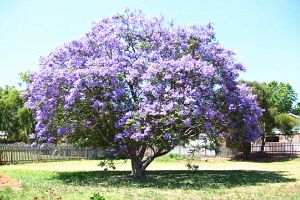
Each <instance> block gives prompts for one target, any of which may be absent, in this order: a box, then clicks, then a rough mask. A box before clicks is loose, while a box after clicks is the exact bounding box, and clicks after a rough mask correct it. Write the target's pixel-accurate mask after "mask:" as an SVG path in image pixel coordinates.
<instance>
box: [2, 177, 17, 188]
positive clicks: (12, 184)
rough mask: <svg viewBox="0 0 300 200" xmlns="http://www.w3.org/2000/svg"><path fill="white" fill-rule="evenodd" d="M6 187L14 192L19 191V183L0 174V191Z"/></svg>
mask: <svg viewBox="0 0 300 200" xmlns="http://www.w3.org/2000/svg"><path fill="white" fill-rule="evenodd" d="M6 186H9V187H11V188H12V189H14V190H18V189H20V182H18V181H16V180H14V179H12V178H10V177H9V176H6V175H1V174H0V190H1V189H2V188H4V187H6Z"/></svg>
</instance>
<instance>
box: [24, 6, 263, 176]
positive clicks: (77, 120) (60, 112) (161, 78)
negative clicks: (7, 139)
mask: <svg viewBox="0 0 300 200" xmlns="http://www.w3.org/2000/svg"><path fill="white" fill-rule="evenodd" d="M233 55H234V53H233V52H232V51H229V50H226V49H224V48H223V47H222V46H221V45H220V44H219V43H218V42H217V41H216V40H215V34H214V31H213V28H212V26H211V24H208V25H206V26H191V27H189V28H185V27H177V26H174V25H173V24H172V23H167V22H165V20H164V19H163V18H162V17H160V18H146V17H145V16H144V15H143V14H142V13H141V12H139V11H126V12H125V13H124V14H117V15H115V16H112V17H111V18H106V19H103V20H101V21H99V22H97V23H94V24H93V26H92V30H91V31H90V32H89V33H87V34H86V35H85V36H83V37H82V38H81V39H79V40H74V41H71V42H69V43H67V44H65V45H63V46H62V47H60V48H57V49H56V50H54V51H53V52H51V53H50V54H49V55H48V56H46V57H42V58H41V61H40V70H39V71H38V72H36V73H32V74H31V77H30V78H31V80H32V81H31V83H30V84H29V85H28V91H29V92H28V93H27V95H28V102H27V105H28V106H29V107H30V108H32V109H34V110H35V119H36V121H37V124H36V131H37V133H36V134H33V135H32V136H31V138H34V139H35V140H37V141H40V142H57V141H58V140H60V139H61V138H64V139H66V140H69V141H72V140H73V139H74V138H84V137H87V139H88V135H93V134H97V135H99V136H100V137H97V138H98V142H99V144H101V143H102V144H105V143H106V144H110V145H115V146H118V147H119V148H122V149H123V150H124V151H125V152H126V153H127V154H128V156H129V157H130V159H131V163H132V174H133V176H134V177H140V176H143V175H144V172H145V169H146V168H147V166H148V165H149V164H150V163H151V162H152V161H153V160H154V159H155V158H157V157H159V156H162V155H165V154H167V153H168V152H170V151H171V150H172V149H173V148H174V147H175V146H176V145H179V144H185V143H188V142H189V141H190V140H192V139H197V138H198V136H199V134H206V135H207V137H208V138H212V139H213V138H216V137H222V138H224V139H225V140H227V141H230V142H231V143H235V142H237V143H238V142H245V141H246V142H250V141H253V140H255V139H257V138H258V137H259V135H260V130H259V128H258V127H259V126H258V122H259V117H260V115H261V112H262V110H261V109H260V108H259V107H258V106H257V104H256V100H255V96H254V95H252V94H251V90H250V89H249V88H248V87H247V86H245V85H243V84H238V82H237V77H238V73H239V72H240V71H241V70H244V67H243V66H242V65H241V64H239V63H237V62H236V61H235V60H234V58H233ZM146 150H147V152H148V153H147V154H145V152H146Z"/></svg>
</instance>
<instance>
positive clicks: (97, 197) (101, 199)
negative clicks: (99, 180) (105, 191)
mask: <svg viewBox="0 0 300 200" xmlns="http://www.w3.org/2000/svg"><path fill="white" fill-rule="evenodd" d="M90 200H105V198H104V196H102V195H101V194H99V193H94V194H93V195H92V196H91V198H90Z"/></svg>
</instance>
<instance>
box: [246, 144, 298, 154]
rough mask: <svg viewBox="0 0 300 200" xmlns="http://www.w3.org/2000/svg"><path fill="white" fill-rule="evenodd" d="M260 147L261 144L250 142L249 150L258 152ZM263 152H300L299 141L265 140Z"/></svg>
mask: <svg viewBox="0 0 300 200" xmlns="http://www.w3.org/2000/svg"><path fill="white" fill-rule="evenodd" d="M260 149H261V144H255V143H254V144H251V152H259V151H260ZM264 152H266V153H288V154H300V143H296V144H295V143H281V142H266V145H265V148H264Z"/></svg>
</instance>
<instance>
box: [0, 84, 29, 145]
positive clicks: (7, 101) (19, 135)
mask: <svg viewBox="0 0 300 200" xmlns="http://www.w3.org/2000/svg"><path fill="white" fill-rule="evenodd" d="M33 126H34V124H33V117H32V111H29V110H28V109H27V108H25V107H24V101H23V99H22V98H21V97H20V91H18V90H17V89H16V88H15V87H9V86H7V87H5V88H3V89H2V88H0V130H1V131H3V132H5V133H7V139H8V140H9V141H25V142H27V138H28V137H27V136H28V134H29V133H31V131H32V128H33Z"/></svg>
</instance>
